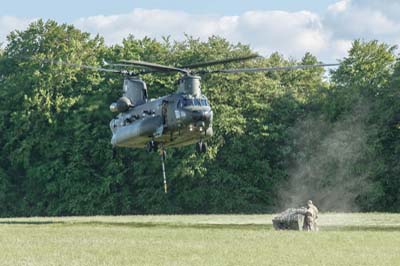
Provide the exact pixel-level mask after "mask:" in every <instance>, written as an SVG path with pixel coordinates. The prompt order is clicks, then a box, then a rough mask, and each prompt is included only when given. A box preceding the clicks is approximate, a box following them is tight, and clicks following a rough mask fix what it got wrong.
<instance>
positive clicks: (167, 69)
mask: <svg viewBox="0 0 400 266" xmlns="http://www.w3.org/2000/svg"><path fill="white" fill-rule="evenodd" d="M120 62H122V63H127V64H131V65H135V66H141V67H147V68H151V69H154V70H157V71H160V72H170V71H175V72H181V73H184V74H189V70H187V69H183V68H178V67H172V66H164V65H160V64H155V63H149V62H144V61H136V60H121V61H120Z"/></svg>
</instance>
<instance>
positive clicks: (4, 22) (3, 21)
mask: <svg viewBox="0 0 400 266" xmlns="http://www.w3.org/2000/svg"><path fill="white" fill-rule="evenodd" d="M34 20H35V19H27V18H19V17H13V16H0V43H3V44H4V43H5V42H6V37H7V35H8V34H9V33H10V32H11V31H14V30H23V29H25V28H26V27H27V26H28V25H29V23H31V22H32V21H34Z"/></svg>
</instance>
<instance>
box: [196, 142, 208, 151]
mask: <svg viewBox="0 0 400 266" xmlns="http://www.w3.org/2000/svg"><path fill="white" fill-rule="evenodd" d="M207 149H208V147H207V143H205V142H203V141H199V142H197V143H196V151H197V153H206V152H207Z"/></svg>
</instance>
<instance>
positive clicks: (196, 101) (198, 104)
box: [193, 98, 201, 106]
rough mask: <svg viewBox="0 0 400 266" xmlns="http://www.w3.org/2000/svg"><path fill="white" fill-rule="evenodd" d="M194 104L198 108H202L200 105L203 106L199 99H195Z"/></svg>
mask: <svg viewBox="0 0 400 266" xmlns="http://www.w3.org/2000/svg"><path fill="white" fill-rule="evenodd" d="M193 103H194V105H196V106H200V105H201V103H200V99H197V98H195V99H193Z"/></svg>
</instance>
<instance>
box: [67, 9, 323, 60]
mask: <svg viewBox="0 0 400 266" xmlns="http://www.w3.org/2000/svg"><path fill="white" fill-rule="evenodd" d="M74 24H75V25H76V26H77V27H79V28H81V29H82V30H85V31H89V32H92V33H99V34H101V35H103V36H105V39H106V41H107V43H109V44H114V43H119V42H121V40H122V39H123V38H124V37H127V36H128V34H133V35H134V36H136V37H139V38H141V37H144V36H149V37H154V38H160V37H162V36H169V35H170V36H171V37H172V39H175V40H182V39H183V38H184V34H185V33H186V34H189V35H192V36H194V37H199V38H200V39H203V40H205V39H207V38H208V37H209V36H211V35H218V36H222V37H224V38H227V39H228V40H230V41H232V42H242V43H247V44H250V45H251V47H252V48H253V49H255V50H257V51H259V52H261V53H263V54H269V53H272V52H275V51H279V52H280V53H283V54H285V55H288V56H293V57H297V58H300V57H301V56H303V55H304V53H305V52H307V51H309V52H311V53H314V54H316V55H320V54H321V53H324V50H325V49H326V47H327V45H329V34H328V33H327V32H326V31H325V30H324V27H323V25H322V23H321V18H320V17H319V15H317V14H315V13H312V12H308V11H300V12H286V11H248V12H245V13H243V14H241V15H240V16H209V15H192V14H189V13H186V12H182V11H171V10H157V9H154V10H145V9H134V10H133V11H132V12H130V13H127V14H121V15H113V16H102V15H101V16H94V17H88V18H81V19H79V20H77V21H76V22H75V23H74Z"/></svg>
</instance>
